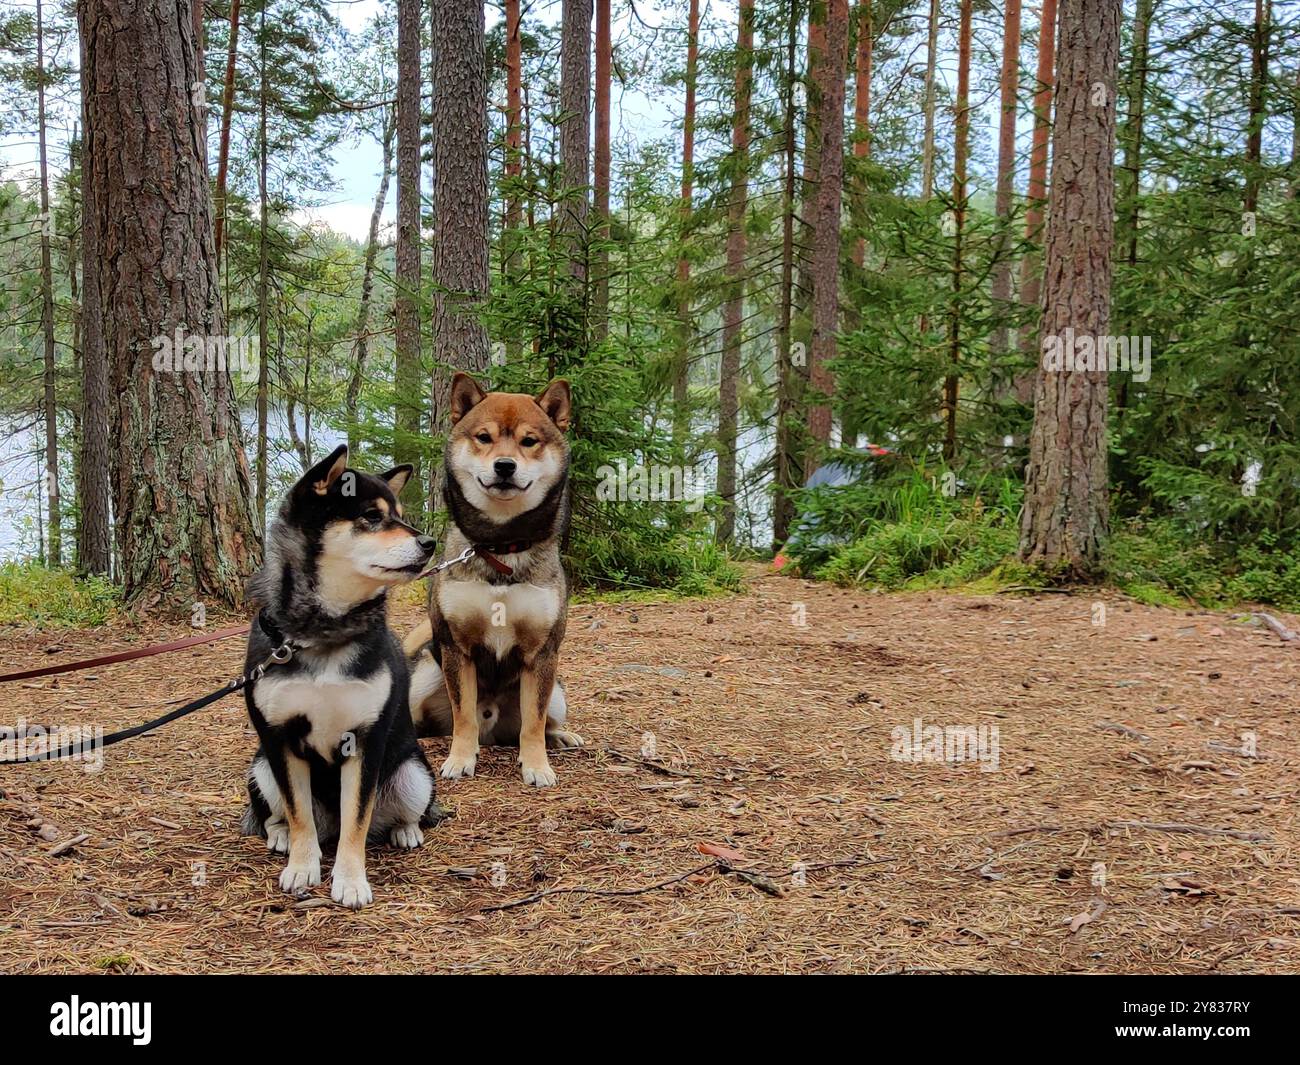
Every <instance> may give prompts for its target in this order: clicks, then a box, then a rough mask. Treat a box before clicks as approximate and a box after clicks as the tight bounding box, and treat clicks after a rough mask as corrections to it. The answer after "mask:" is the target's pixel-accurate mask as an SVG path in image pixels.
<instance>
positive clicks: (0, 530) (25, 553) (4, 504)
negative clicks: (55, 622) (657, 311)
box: [0, 408, 772, 561]
mask: <svg viewBox="0 0 1300 1065" xmlns="http://www.w3.org/2000/svg"><path fill="white" fill-rule="evenodd" d="M317 416H318V417H319V414H318V415H317ZM267 418H268V423H269V428H268V433H267V436H268V438H269V442H268V448H269V451H270V462H271V476H270V477H269V482H270V485H269V488H268V494H269V495H270V496H271V499H272V502H271V504H270V507H271V510H272V512H274V508H275V506H276V505H277V500H278V498H279V494H280V492H282V491H283V490H284V487H285V486H287V485H288V484H289V483H291V481H292V480H293V479H294V478H295V477H297V476H298V475H299V473H300V472H301V469H302V467H301V465H300V463H299V462H298V456H297V453H296V452H294V451H293V450H292V448H291V447H290V445H289V441H288V431H287V425H286V421H285V414H284V411H283V409H278V408H271V410H269V411H268V414H267ZM29 420H30V419H29V418H24V419H0V561H11V560H20V559H28V558H36V557H39V554H40V544H41V531H42V523H43V521H44V518H45V498H44V477H43V472H44V468H45V460H44V453H43V447H44V439H45V437H44V433H43V432H42V431H41V427H40V426H39V425H36V426H34V425H31V424H29ZM243 422H244V429H245V439H246V441H247V442H249V443H251V442H252V441H253V440H255V439H256V434H257V414H256V412H247V413H246V414H245V415H244V416H243ZM299 432H301V420H300V422H299ZM346 440H347V434H346V433H345V432H342V431H340V430H336V429H334V428H333V427H331V426H328V425H322V424H321V423H319V422H313V425H312V456H313V458H315V459H321V458H323V457H324V456H325V455H327V454H329V452H330V451H331V450H332V449H334V448H335V447H337V446H338V445H339V444H342V443H344V442H345V441H346ZM738 443H739V449H740V466H741V469H740V471H739V477H738V480H739V481H740V483H741V487H740V489H739V492H738V498H737V500H736V504H737V516H736V520H737V526H736V537H737V539H738V540H739V541H741V542H745V543H751V544H755V545H757V546H759V547H766V546H767V545H768V543H769V542H770V541H771V535H772V517H771V496H770V494H769V493H768V484H769V483H770V478H768V477H767V476H766V475H764V476H763V477H761V478H756V477H755V475H754V471H755V469H756V468H757V467H758V466H759V465H760V464H761V463H762V462H763V461H764V460H765V459H766V458H767V457H768V456H769V455H770V454H771V448H772V433H771V430H770V429H769V428H768V427H766V426H749V427H747V428H745V429H744V430H743V431H742V432H741V434H740V438H739V441H738ZM716 471H717V464H716V462H715V461H714V460H713V458H712V457H711V456H710V457H709V458H708V459H707V460H706V461H705V462H703V463H701V467H700V473H701V476H702V479H703V481H704V483H705V484H707V485H712V484H713V483H715V479H716ZM59 483H60V486H61V487H62V489H63V494H64V498H65V499H67V498H69V497H70V496H71V493H72V485H73V478H72V460H71V456H70V455H66V454H64V455H61V456H60V480H59ZM71 537H72V534H71V532H70V531H65V533H64V544H65V548H66V547H67V546H68V545H69V544H70V541H71Z"/></svg>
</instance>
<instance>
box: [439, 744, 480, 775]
mask: <svg viewBox="0 0 1300 1065" xmlns="http://www.w3.org/2000/svg"><path fill="white" fill-rule="evenodd" d="M477 764H478V751H470V752H468V753H466V752H464V751H455V750H453V751H452V752H451V753H450V754H448V755H447V760H446V761H445V762H443V763H442V769H441V770H439V772H438V775H439V776H440V777H442V779H443V780H455V779H456V778H457V777H472V776H473V775H474V766H475V765H477Z"/></svg>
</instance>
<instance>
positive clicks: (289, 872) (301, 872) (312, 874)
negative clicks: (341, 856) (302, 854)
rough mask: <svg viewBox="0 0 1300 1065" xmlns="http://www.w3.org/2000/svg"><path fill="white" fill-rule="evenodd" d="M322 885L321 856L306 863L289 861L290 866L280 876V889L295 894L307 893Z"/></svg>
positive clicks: (309, 859)
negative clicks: (299, 892) (308, 889)
mask: <svg viewBox="0 0 1300 1065" xmlns="http://www.w3.org/2000/svg"><path fill="white" fill-rule="evenodd" d="M319 883H320V855H315V856H314V857H312V858H308V859H307V860H306V861H301V862H295V861H294V860H293V859H290V860H289V864H288V865H286V866H285V867H284V871H283V872H282V873H281V874H280V889H281V890H282V891H287V892H289V894H291V895H292V894H294V893H295V892H298V891H305V890H306V889H307V888H309V887H315V886H316V885H317V884H319Z"/></svg>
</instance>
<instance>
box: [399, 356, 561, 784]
mask: <svg viewBox="0 0 1300 1065" xmlns="http://www.w3.org/2000/svg"><path fill="white" fill-rule="evenodd" d="M571 413H572V411H571V398H570V393H569V385H568V382H566V381H563V380H558V379H557V380H555V381H552V382H551V383H550V384H549V385H547V387H546V389H545V390H544V391H543V392H542V393H541V395H539V396H537V397H536V398H535V399H534V398H533V397H532V396H526V395H520V394H514V393H506V392H493V393H490V394H489V393H484V391H483V390H482V389H481V388H480V387H479V385H478V383H477V382H476V381H475V380H474V379H473V378H472V377H470V376H469V375H468V374H464V373H458V374H456V376H455V377H454V378H453V379H452V384H451V423H452V427H451V432H450V434H449V436H448V439H447V446H446V488H445V499H446V504H447V509H448V511H449V513H450V517H451V521H450V524H449V527H448V530H447V542H446V552H445V555H444V558H445V559H454V558H457V557H458V556H460V555H462V554H464V553H465V552H466V551H467V550H469V551H470V552H471V554H470V556H469V558H468V561H466V562H465V563H464V564H463V565H458V566H452V567H450V568H448V569H445V570H443V571H441V572H440V573H439V574H438V575H437V576H436V577H435V579H434V580H433V582H432V587H431V588H430V592H429V621H428V623H427V624H422V625H420V626H419V627H418V628H416V629H415V630H414V631H413V632H412V633H411V634H410V635H408V636H407V638H406V640H405V644H404V645H405V650H406V653H407V657H408V660H409V665H410V668H411V698H410V702H411V714H412V717H413V718H414V720H415V723H416V727H417V729H419V730H421V731H422V732H424V733H425V734H436V735H447V734H449V733H450V735H451V751H450V753H449V754H448V756H447V759H446V760H445V761H444V762H443V764H442V769H441V775H442V776H443V777H447V778H455V777H462V776H465V777H468V776H473V775H474V767H475V764H476V762H477V759H478V749H479V744H480V743H505V744H511V743H518V744H519V763H520V766H521V767H522V770H523V777H524V781H525V782H526V783H528V784H534V785H536V786H537V787H549V786H550V785H552V784H554V783H555V781H556V777H555V770H553V769H552V768H551V764H550V761H549V759H548V758H547V754H546V748H547V744H548V743H549V744H550V745H551V746H553V747H576V746H581V744H582V739H581V738H580V737H578V736H576V735H574V734H573V733H570V732H565V731H564V730H563V729H562V727H561V726H562V725H563V724H564V720H565V715H566V706H565V700H564V691H563V689H562V688H561V687H560V686H559V684H558V683H557V681H556V670H557V666H558V663H559V653H560V643H561V641H562V640H563V639H564V625H565V615H566V612H567V609H568V602H569V582H568V578H567V577H566V576H565V573H564V569H563V567H562V565H561V562H560V545H561V543H562V541H563V539H564V534H565V531H566V530H567V528H568V524H569V482H568V478H569V445H568V441H567V440H566V439H565V435H564V434H565V431H566V430H567V429H568V427H569V422H570V417H571Z"/></svg>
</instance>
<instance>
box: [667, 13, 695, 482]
mask: <svg viewBox="0 0 1300 1065" xmlns="http://www.w3.org/2000/svg"><path fill="white" fill-rule="evenodd" d="M699 57H700V0H691V6H690V13H689V14H688V15H687V23H686V112H685V115H684V117H683V118H682V199H681V231H680V233H679V236H678V241H679V242H680V243H681V245H682V252H681V254H680V255H679V256H678V259H677V323H678V329H679V330H680V334H679V339H678V345H677V356H676V358H675V360H674V362H673V450H674V452H675V457H676V459H677V461H678V462H685V461H686V441H687V438H688V437H689V435H690V428H691V427H690V411H689V409H688V399H689V391H688V381H689V374H690V362H691V337H692V334H693V332H694V330H693V328H692V326H691V293H690V285H691V261H690V259H689V258H687V255H686V250H685V245H686V240H687V237H688V234H689V230H690V223H691V197H692V195H693V190H694V186H695V77H696V70H697V68H698V66H699Z"/></svg>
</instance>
